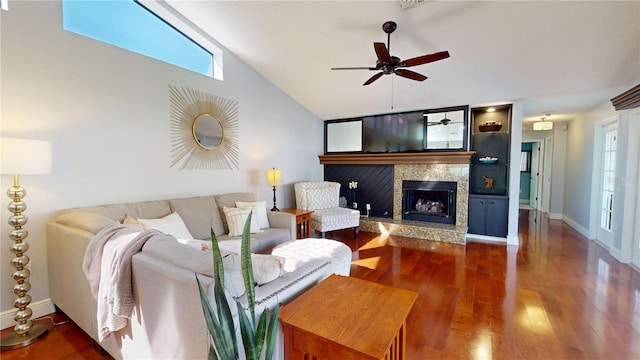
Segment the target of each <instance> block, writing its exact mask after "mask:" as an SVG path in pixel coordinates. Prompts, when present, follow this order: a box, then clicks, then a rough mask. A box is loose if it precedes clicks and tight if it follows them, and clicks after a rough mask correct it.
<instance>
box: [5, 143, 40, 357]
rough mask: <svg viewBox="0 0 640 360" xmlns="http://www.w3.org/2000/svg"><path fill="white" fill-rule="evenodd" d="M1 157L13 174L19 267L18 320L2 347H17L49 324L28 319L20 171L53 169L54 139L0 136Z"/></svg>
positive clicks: (11, 206) (12, 220)
mask: <svg viewBox="0 0 640 360" xmlns="http://www.w3.org/2000/svg"><path fill="white" fill-rule="evenodd" d="M0 143H1V144H0V149H1V153H0V154H1V158H2V159H1V161H2V162H0V173H2V174H10V175H13V186H12V187H10V188H9V190H8V191H7V195H9V198H11V202H10V203H9V206H8V209H9V211H10V212H11V213H12V214H13V215H12V216H11V217H10V218H9V225H11V226H12V227H13V230H12V231H11V232H10V233H9V237H10V238H11V240H13V245H12V246H11V252H12V253H13V254H14V258H13V259H12V260H11V264H12V265H13V266H14V267H15V268H16V271H14V273H13V279H14V280H15V281H16V284H15V285H14V286H13V293H14V294H16V295H17V296H18V297H17V298H16V299H15V301H14V302H13V306H14V307H15V308H17V309H18V310H16V312H15V315H14V317H13V318H14V319H15V321H17V322H18V323H17V324H16V326H15V327H14V328H13V332H12V333H10V334H7V335H6V336H4V337H2V339H0V342H1V344H2V350H10V349H17V348H21V347H23V346H27V345H29V344H31V343H33V342H35V341H37V340H38V339H40V338H42V337H43V336H45V335H46V334H47V332H48V330H49V329H48V328H47V327H46V326H44V325H34V324H33V321H31V320H29V319H30V318H31V315H32V311H31V308H29V304H30V303H31V296H30V295H28V294H27V293H28V292H29V289H31V284H30V283H29V275H30V274H31V272H30V270H29V269H28V268H27V265H28V264H29V257H28V256H27V255H25V253H26V252H27V250H28V249H29V244H28V243H27V242H26V241H25V239H26V238H27V236H28V235H29V232H28V231H27V230H26V229H24V228H23V226H24V225H25V224H26V223H27V217H26V216H24V214H23V212H24V211H25V210H26V209H27V204H25V203H24V201H22V198H24V197H25V196H26V194H27V191H26V190H25V189H24V188H23V187H21V186H20V181H19V178H18V175H32V174H33V175H35V174H49V173H51V143H50V142H47V141H39V140H27V139H12V138H2V139H0Z"/></svg>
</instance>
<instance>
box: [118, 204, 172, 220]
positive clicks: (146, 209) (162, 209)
mask: <svg viewBox="0 0 640 360" xmlns="http://www.w3.org/2000/svg"><path fill="white" fill-rule="evenodd" d="M126 206H127V208H128V209H129V211H127V214H130V215H131V216H133V217H135V218H143V219H158V218H161V217H163V216H167V215H169V214H171V208H170V207H169V202H168V201H165V200H157V201H146V202H139V203H129V204H126ZM122 218H123V219H124V214H123V217H122Z"/></svg>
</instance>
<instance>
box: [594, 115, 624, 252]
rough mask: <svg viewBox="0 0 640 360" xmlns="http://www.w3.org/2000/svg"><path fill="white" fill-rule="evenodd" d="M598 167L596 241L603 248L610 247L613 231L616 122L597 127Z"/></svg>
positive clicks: (596, 172) (607, 122)
mask: <svg viewBox="0 0 640 360" xmlns="http://www.w3.org/2000/svg"><path fill="white" fill-rule="evenodd" d="M596 134H597V144H596V149H597V153H596V154H597V155H598V158H597V159H598V167H597V169H596V171H595V172H594V174H595V175H597V176H598V186H597V187H596V189H597V193H596V199H597V212H596V214H597V216H598V221H597V230H596V240H597V241H598V242H600V243H601V244H602V245H604V246H605V247H607V248H609V247H610V246H611V240H612V233H613V232H612V230H613V226H612V225H613V224H612V219H613V207H614V201H615V198H614V191H615V177H616V150H617V144H618V121H617V119H613V120H608V121H606V122H604V123H602V124H600V126H599V131H597V133H596Z"/></svg>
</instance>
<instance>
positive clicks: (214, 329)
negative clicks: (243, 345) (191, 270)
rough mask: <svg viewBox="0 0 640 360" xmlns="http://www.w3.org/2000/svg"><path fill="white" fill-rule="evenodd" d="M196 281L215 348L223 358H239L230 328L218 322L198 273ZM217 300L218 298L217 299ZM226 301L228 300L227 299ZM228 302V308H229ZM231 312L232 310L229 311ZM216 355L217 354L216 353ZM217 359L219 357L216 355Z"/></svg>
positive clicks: (215, 290)
mask: <svg viewBox="0 0 640 360" xmlns="http://www.w3.org/2000/svg"><path fill="white" fill-rule="evenodd" d="M195 277H196V282H197V283H198V290H199V292H200V304H201V305H202V311H203V313H204V319H205V322H206V324H207V329H208V330H209V334H210V335H211V340H212V341H213V345H214V347H215V350H216V351H217V353H218V355H219V356H220V358H221V359H225V360H227V359H237V358H238V350H237V347H236V348H235V350H234V347H235V341H234V340H233V339H230V338H229V336H228V335H229V332H228V330H225V327H223V326H221V324H220V323H219V322H218V319H217V318H216V316H215V313H214V312H213V310H212V309H211V304H210V303H209V299H208V298H207V295H206V293H205V292H204V289H203V288H202V284H200V279H198V275H197V274H196V275H195ZM217 291H218V290H217V288H216V289H214V292H217ZM216 301H217V300H216ZM225 302H226V300H225ZM228 307H229V306H228V304H227V308H228ZM229 313H230V312H229ZM214 355H215V354H214ZM209 357H211V351H210V352H209ZM214 358H216V359H217V357H215V356H214Z"/></svg>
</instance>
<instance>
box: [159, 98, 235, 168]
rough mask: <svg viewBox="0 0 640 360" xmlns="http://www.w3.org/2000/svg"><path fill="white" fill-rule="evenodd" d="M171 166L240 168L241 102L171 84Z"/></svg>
mask: <svg viewBox="0 0 640 360" xmlns="http://www.w3.org/2000/svg"><path fill="white" fill-rule="evenodd" d="M169 98H170V103H171V155H172V157H173V159H172V161H171V167H174V166H178V167H180V169H203V170H210V169H239V168H240V167H239V164H238V143H239V137H238V133H239V131H238V102H237V101H233V100H229V99H225V98H223V97H220V96H215V95H211V94H207V93H205V92H202V91H198V90H194V89H190V88H183V87H174V86H171V85H169Z"/></svg>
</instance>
